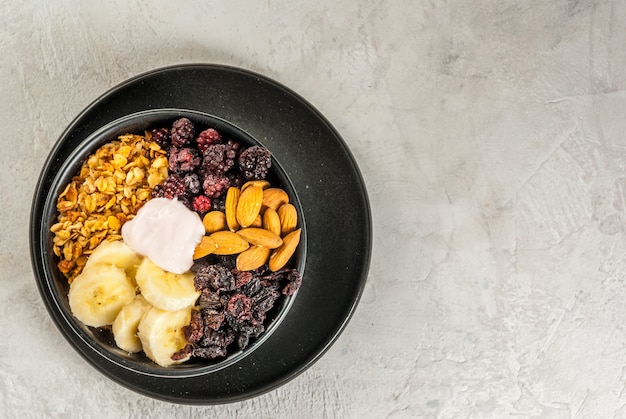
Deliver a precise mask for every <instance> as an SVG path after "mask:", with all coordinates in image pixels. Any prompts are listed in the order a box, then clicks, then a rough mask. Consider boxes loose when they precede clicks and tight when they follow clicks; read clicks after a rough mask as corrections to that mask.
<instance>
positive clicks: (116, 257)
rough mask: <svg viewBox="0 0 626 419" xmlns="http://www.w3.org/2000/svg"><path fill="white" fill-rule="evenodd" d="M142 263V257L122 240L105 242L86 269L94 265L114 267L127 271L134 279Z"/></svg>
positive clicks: (90, 258) (89, 260)
mask: <svg viewBox="0 0 626 419" xmlns="http://www.w3.org/2000/svg"><path fill="white" fill-rule="evenodd" d="M140 263H141V256H140V255H138V254H137V253H135V252H134V251H133V250H132V249H131V248H130V246H128V245H127V244H126V243H124V242H123V241H122V240H117V241H106V240H105V241H103V242H102V243H100V244H99V245H98V247H96V248H95V249H94V251H93V253H92V254H91V255H90V256H89V258H88V259H87V263H86V264H85V268H84V269H89V268H90V267H92V266H94V265H99V264H105V265H113V266H117V267H118V268H121V269H123V270H124V271H126V274H127V275H128V276H129V277H130V278H131V279H133V278H134V277H135V272H137V266H139V264H140Z"/></svg>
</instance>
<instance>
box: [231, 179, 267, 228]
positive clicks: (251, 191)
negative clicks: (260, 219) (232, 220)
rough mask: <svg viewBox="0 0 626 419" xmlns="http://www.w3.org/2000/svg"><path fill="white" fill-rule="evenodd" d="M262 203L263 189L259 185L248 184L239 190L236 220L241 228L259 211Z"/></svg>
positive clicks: (246, 225) (252, 220) (247, 224)
mask: <svg viewBox="0 0 626 419" xmlns="http://www.w3.org/2000/svg"><path fill="white" fill-rule="evenodd" d="M261 204H263V189H262V188H261V187H260V186H254V185H252V186H248V187H247V188H246V189H245V190H244V191H242V192H241V196H239V200H238V201H237V208H236V216H237V222H238V223H239V225H240V226H241V227H243V228H246V227H249V226H250V225H251V224H252V223H254V220H255V219H256V216H257V215H259V212H260V211H261Z"/></svg>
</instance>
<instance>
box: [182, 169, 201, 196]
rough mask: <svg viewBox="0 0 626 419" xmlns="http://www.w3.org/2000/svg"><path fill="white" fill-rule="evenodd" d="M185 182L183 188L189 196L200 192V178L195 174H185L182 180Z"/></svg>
mask: <svg viewBox="0 0 626 419" xmlns="http://www.w3.org/2000/svg"><path fill="white" fill-rule="evenodd" d="M183 181H184V182H185V188H186V189H187V193H188V194H190V195H198V194H199V193H201V192H202V185H201V184H200V178H199V177H198V175H197V174H196V173H187V174H186V175H185V177H184V178H183Z"/></svg>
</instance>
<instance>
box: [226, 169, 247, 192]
mask: <svg viewBox="0 0 626 419" xmlns="http://www.w3.org/2000/svg"><path fill="white" fill-rule="evenodd" d="M227 176H228V180H229V181H230V186H234V187H236V188H241V187H242V186H243V184H244V183H246V179H245V178H244V177H243V175H242V174H241V173H239V170H233V171H231V172H229V173H228V174H227Z"/></svg>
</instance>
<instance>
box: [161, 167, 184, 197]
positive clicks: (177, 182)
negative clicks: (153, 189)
mask: <svg viewBox="0 0 626 419" xmlns="http://www.w3.org/2000/svg"><path fill="white" fill-rule="evenodd" d="M160 186H161V187H162V188H163V197H165V198H169V199H174V198H178V200H179V201H183V202H186V199H184V198H186V196H185V195H186V192H187V188H185V181H184V180H183V178H182V177H180V175H177V174H176V173H174V174H171V175H169V176H168V177H167V178H166V179H165V180H164V181H163V183H161V185H160Z"/></svg>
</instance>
